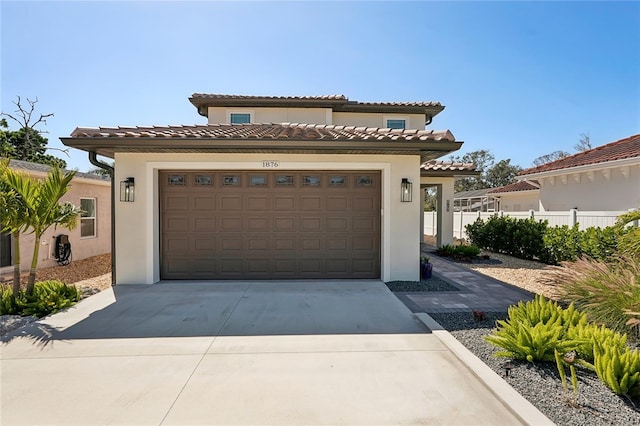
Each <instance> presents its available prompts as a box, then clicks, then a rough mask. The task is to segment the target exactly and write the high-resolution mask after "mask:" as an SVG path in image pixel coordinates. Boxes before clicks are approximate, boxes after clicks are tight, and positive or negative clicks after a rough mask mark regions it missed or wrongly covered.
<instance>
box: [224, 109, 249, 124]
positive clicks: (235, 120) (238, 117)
mask: <svg viewBox="0 0 640 426" xmlns="http://www.w3.org/2000/svg"><path fill="white" fill-rule="evenodd" d="M229 122H230V123H231V124H249V123H251V113H248V112H232V113H230V114H229Z"/></svg>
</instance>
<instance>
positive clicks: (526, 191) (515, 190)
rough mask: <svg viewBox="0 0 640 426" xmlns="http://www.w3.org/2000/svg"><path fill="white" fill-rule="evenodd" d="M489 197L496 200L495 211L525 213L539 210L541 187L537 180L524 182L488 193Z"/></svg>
mask: <svg viewBox="0 0 640 426" xmlns="http://www.w3.org/2000/svg"><path fill="white" fill-rule="evenodd" d="M487 197H490V198H491V199H492V200H494V204H495V211H498V210H503V211H506V212H524V211H529V210H538V208H539V205H540V186H539V183H538V181H537V180H535V179H532V180H523V181H518V182H514V183H510V184H509V185H505V186H501V187H499V188H492V189H489V190H488V191H487Z"/></svg>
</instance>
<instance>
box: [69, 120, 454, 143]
mask: <svg viewBox="0 0 640 426" xmlns="http://www.w3.org/2000/svg"><path fill="white" fill-rule="evenodd" d="M71 136H72V137H73V138H158V139H161V138H163V139H248V140H332V141H358V140H363V141H376V140H377V141H407V142H418V141H430V142H438V141H443V142H455V137H454V136H453V134H452V133H451V132H450V131H449V130H403V129H385V128H378V127H356V126H336V125H325V124H298V123H281V124H276V123H269V124H208V125H207V124H205V125H192V126H149V127H147V126H135V127H97V128H81V127H78V128H76V129H75V130H74V131H73V132H72V133H71Z"/></svg>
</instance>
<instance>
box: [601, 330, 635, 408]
mask: <svg viewBox="0 0 640 426" xmlns="http://www.w3.org/2000/svg"><path fill="white" fill-rule="evenodd" d="M594 355H595V361H594V364H595V370H596V374H597V375H598V377H599V378H600V380H602V381H603V382H604V384H605V385H607V386H608V387H609V388H610V389H611V390H612V391H613V392H615V393H616V394H618V395H625V396H627V397H629V398H631V399H640V353H639V352H638V349H634V350H631V349H630V348H629V347H628V346H625V345H620V344H619V342H616V341H614V340H612V339H605V340H604V341H599V340H596V341H595V345H594Z"/></svg>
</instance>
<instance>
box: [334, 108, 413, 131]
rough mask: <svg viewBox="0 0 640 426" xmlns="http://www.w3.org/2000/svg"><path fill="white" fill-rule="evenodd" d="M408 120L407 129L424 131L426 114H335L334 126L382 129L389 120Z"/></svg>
mask: <svg viewBox="0 0 640 426" xmlns="http://www.w3.org/2000/svg"><path fill="white" fill-rule="evenodd" d="M393 118H399V119H405V120H407V123H406V126H407V129H420V130H422V129H424V123H425V116H424V114H373V113H355V112H334V113H333V124H335V125H339V126H366V127H381V128H384V127H386V126H387V119H393Z"/></svg>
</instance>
